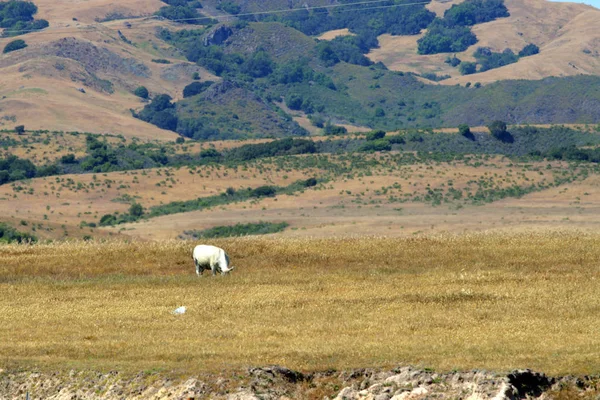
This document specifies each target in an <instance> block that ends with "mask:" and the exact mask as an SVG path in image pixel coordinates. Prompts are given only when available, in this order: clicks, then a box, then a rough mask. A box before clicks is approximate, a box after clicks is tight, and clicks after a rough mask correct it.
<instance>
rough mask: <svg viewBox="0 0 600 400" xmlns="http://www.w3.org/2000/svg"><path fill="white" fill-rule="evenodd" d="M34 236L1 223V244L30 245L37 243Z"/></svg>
mask: <svg viewBox="0 0 600 400" xmlns="http://www.w3.org/2000/svg"><path fill="white" fill-rule="evenodd" d="M36 241H37V238H36V237H35V236H34V235H31V234H29V233H25V232H19V231H18V230H16V229H15V228H13V227H12V226H10V225H7V224H5V223H0V243H12V242H17V243H28V242H36Z"/></svg>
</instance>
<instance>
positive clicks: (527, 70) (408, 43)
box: [369, 0, 600, 85]
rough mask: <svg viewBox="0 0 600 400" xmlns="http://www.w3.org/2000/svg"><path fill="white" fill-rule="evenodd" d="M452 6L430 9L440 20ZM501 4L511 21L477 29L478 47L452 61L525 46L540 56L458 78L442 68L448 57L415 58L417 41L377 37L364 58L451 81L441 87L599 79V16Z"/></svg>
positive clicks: (570, 7)
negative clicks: (530, 45)
mask: <svg viewBox="0 0 600 400" xmlns="http://www.w3.org/2000/svg"><path fill="white" fill-rule="evenodd" d="M451 4H453V2H448V3H432V6H431V7H430V8H431V9H432V10H433V11H434V12H436V13H437V14H438V15H443V12H444V11H445V9H447V8H449V6H450V5H451ZM505 4H506V6H507V8H508V10H509V12H510V17H508V18H500V19H498V20H496V21H492V22H489V23H485V24H480V25H476V26H475V27H474V28H473V32H474V33H475V34H476V35H477V38H478V39H479V42H478V43H476V44H475V45H473V46H471V47H470V48H469V49H467V50H466V51H465V52H462V53H458V54H457V57H458V58H460V59H461V60H467V61H473V60H474V58H473V57H472V54H473V52H474V51H475V49H476V48H477V47H490V48H491V49H492V50H493V51H497V52H501V51H503V50H504V49H507V48H509V49H511V50H513V51H514V52H515V53H517V52H518V51H519V50H521V49H522V48H523V47H524V46H525V45H527V44H528V43H534V44H536V45H538V46H539V48H540V53H539V54H537V55H534V56H531V57H527V58H523V59H521V60H520V61H519V62H518V63H516V64H511V65H508V66H505V67H503V68H498V69H494V70H490V71H486V72H484V73H479V74H476V75H470V76H460V74H459V72H458V70H457V69H456V68H452V67H449V66H448V65H446V64H444V62H443V61H444V60H445V58H446V57H447V56H448V54H436V55H426V56H424V55H418V54H417V40H418V39H419V38H420V37H421V36H420V35H419V36H412V37H406V36H404V37H393V36H390V35H382V36H381V37H380V44H381V47H380V48H379V49H375V50H373V51H372V52H371V53H370V54H369V57H370V58H371V59H372V60H373V61H382V62H383V63H385V64H386V65H387V66H388V68H390V69H394V70H402V71H412V72H416V73H423V72H435V73H437V74H438V75H442V74H448V75H451V76H452V78H451V79H447V80H444V81H441V82H440V83H441V84H445V85H455V84H457V83H458V84H465V83H466V82H474V81H477V82H481V83H491V82H495V81H497V80H503V79H541V78H545V77H548V76H571V75H578V74H594V75H595V74H600V10H598V9H596V8H594V7H591V6H587V5H584V4H575V3H559V2H550V1H546V0H506V1H505Z"/></svg>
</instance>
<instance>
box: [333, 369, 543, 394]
mask: <svg viewBox="0 0 600 400" xmlns="http://www.w3.org/2000/svg"><path fill="white" fill-rule="evenodd" d="M554 382H555V381H554V379H553V378H548V377H547V376H546V375H544V374H540V373H536V372H533V371H530V370H518V371H513V372H511V373H510V374H508V375H499V374H495V373H490V372H486V371H472V372H456V373H451V374H437V373H435V372H428V371H423V370H418V369H413V368H411V367H403V368H400V369H396V370H394V371H392V372H384V373H377V374H370V375H369V374H365V379H363V380H362V381H361V382H360V383H358V384H354V385H352V386H348V387H345V388H344V389H342V391H341V392H340V393H339V394H338V395H337V396H336V397H335V400H416V399H425V398H431V397H437V398H448V399H454V398H455V399H458V398H466V399H468V400H516V399H522V398H525V397H526V396H528V397H529V398H536V397H539V396H541V395H542V393H544V392H545V391H546V390H548V389H549V388H550V387H551V386H552V384H553V383H554Z"/></svg>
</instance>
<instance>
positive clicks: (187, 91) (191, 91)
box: [183, 81, 213, 98]
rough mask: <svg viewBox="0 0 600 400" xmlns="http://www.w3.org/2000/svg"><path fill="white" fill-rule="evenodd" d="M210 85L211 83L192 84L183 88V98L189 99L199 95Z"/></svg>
mask: <svg viewBox="0 0 600 400" xmlns="http://www.w3.org/2000/svg"><path fill="white" fill-rule="evenodd" d="M212 84H213V82H212V81H205V82H192V83H190V84H189V85H187V86H186V87H184V88H183V97H184V98H185V97H191V96H195V95H197V94H200V93H202V92H203V91H205V90H206V89H207V88H208V87H209V86H210V85H212Z"/></svg>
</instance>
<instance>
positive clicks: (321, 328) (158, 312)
mask: <svg viewBox="0 0 600 400" xmlns="http://www.w3.org/2000/svg"><path fill="white" fill-rule="evenodd" d="M214 243H215V244H217V245H220V246H222V247H224V248H226V249H228V251H229V253H230V255H231V258H232V260H233V264H234V265H235V266H236V268H237V269H236V270H235V271H234V272H233V273H232V274H231V275H229V276H226V277H216V278H211V277H206V276H205V277H202V278H198V277H196V275H195V273H194V271H193V265H192V260H191V256H190V254H191V249H192V247H193V245H194V244H195V243H194V242H190V241H158V242H136V241H134V242H124V241H108V242H70V243H69V242H57V243H53V244H37V245H32V246H26V245H7V246H2V247H0V263H1V264H2V268H1V269H0V354H1V359H0V362H1V363H2V364H3V365H4V366H7V367H10V368H18V367H32V366H36V368H39V369H51V370H56V369H65V368H93V369H103V370H107V369H119V370H122V371H139V370H148V369H158V370H165V371H176V372H182V373H193V372H200V371H216V370H223V369H225V370H229V369H238V368H244V367H246V366H252V365H267V364H280V365H285V366H287V367H290V368H296V369H301V370H315V369H317V370H318V369H326V368H336V369H344V368H352V367H367V366H376V367H385V366H392V365H397V364H399V363H409V364H414V365H420V366H423V367H429V368H434V369H436V370H440V371H449V370H452V369H470V368H485V369H491V370H499V371H500V370H509V369H512V368H524V367H528V368H534V369H536V370H542V371H544V372H546V373H550V374H572V373H577V374H587V373H593V372H597V371H598V363H599V362H600V336H599V335H598V334H597V333H598V332H597V331H598V326H600V309H599V307H598V304H600V291H598V284H599V283H598V282H599V280H600V250H599V249H600V236H598V234H584V233H543V234H534V233H520V234H515V233H510V234H477V235H462V236H453V235H442V236H429V237H416V238H384V237H361V238H345V239H335V238H333V239H315V238H312V239H311V238H258V239H255V238H244V239H239V238H238V239H229V240H216V241H215V242H214ZM180 306H186V307H187V312H186V313H185V314H184V315H179V316H175V315H172V314H171V312H172V311H173V310H174V309H175V308H177V307H180Z"/></svg>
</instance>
